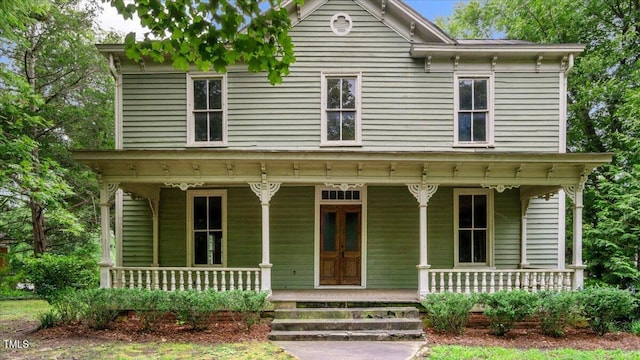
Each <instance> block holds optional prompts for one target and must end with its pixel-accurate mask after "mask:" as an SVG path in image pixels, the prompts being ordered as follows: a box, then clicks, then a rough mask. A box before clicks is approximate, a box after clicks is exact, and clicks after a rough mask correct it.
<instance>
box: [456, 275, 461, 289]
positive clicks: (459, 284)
mask: <svg viewBox="0 0 640 360" xmlns="http://www.w3.org/2000/svg"><path fill="white" fill-rule="evenodd" d="M456 275H457V276H456V292H462V284H461V281H460V278H461V277H462V273H457V274H456Z"/></svg>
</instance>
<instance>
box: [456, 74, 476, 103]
mask: <svg viewBox="0 0 640 360" xmlns="http://www.w3.org/2000/svg"><path fill="white" fill-rule="evenodd" d="M472 83H473V81H472V80H459V81H458V89H459V95H460V96H459V97H460V98H459V102H460V110H472V109H473V104H472V103H471V99H472V96H471V93H472V91H471V85H472Z"/></svg>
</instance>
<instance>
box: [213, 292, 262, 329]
mask: <svg viewBox="0 0 640 360" xmlns="http://www.w3.org/2000/svg"><path fill="white" fill-rule="evenodd" d="M222 294H224V295H223V296H224V298H223V301H222V304H224V305H225V307H226V308H227V309H228V310H231V311H233V312H234V313H235V314H238V315H240V316H241V317H242V318H243V320H244V322H245V324H246V325H247V329H249V328H251V326H253V325H255V324H256V323H258V322H259V321H260V317H261V314H262V311H264V309H265V308H266V307H267V304H268V302H267V296H268V295H269V294H268V293H266V292H263V291H261V292H255V291H242V290H232V291H227V292H225V293H222Z"/></svg>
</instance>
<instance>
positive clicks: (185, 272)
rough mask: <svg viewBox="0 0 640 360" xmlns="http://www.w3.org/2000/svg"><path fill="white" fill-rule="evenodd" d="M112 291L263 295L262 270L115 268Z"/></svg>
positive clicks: (112, 275)
mask: <svg viewBox="0 0 640 360" xmlns="http://www.w3.org/2000/svg"><path fill="white" fill-rule="evenodd" d="M110 274H111V284H112V285H111V286H112V287H113V288H130V289H136V288H137V289H143V288H144V289H148V290H164V291H176V290H192V289H193V290H198V291H201V290H210V289H211V290H216V291H227V290H255V291H260V269H259V268H198V267H114V268H111V269H110Z"/></svg>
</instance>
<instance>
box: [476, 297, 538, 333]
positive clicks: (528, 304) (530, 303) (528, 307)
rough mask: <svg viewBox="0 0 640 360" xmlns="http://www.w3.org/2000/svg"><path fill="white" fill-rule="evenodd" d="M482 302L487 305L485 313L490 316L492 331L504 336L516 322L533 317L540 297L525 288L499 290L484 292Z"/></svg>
mask: <svg viewBox="0 0 640 360" xmlns="http://www.w3.org/2000/svg"><path fill="white" fill-rule="evenodd" d="M480 303H482V304H484V305H486V309H485V310H484V314H485V315H486V316H487V318H489V327H490V330H491V333H492V334H494V335H496V336H504V335H505V334H506V333H508V332H509V331H511V330H512V329H513V327H514V326H515V323H516V322H519V321H524V320H526V319H528V318H529V317H531V316H532V315H533V313H534V312H535V310H536V308H537V307H538V297H537V296H536V295H535V294H532V293H529V292H527V291H523V290H516V291H511V292H507V291H498V292H495V293H493V294H482V296H480Z"/></svg>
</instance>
